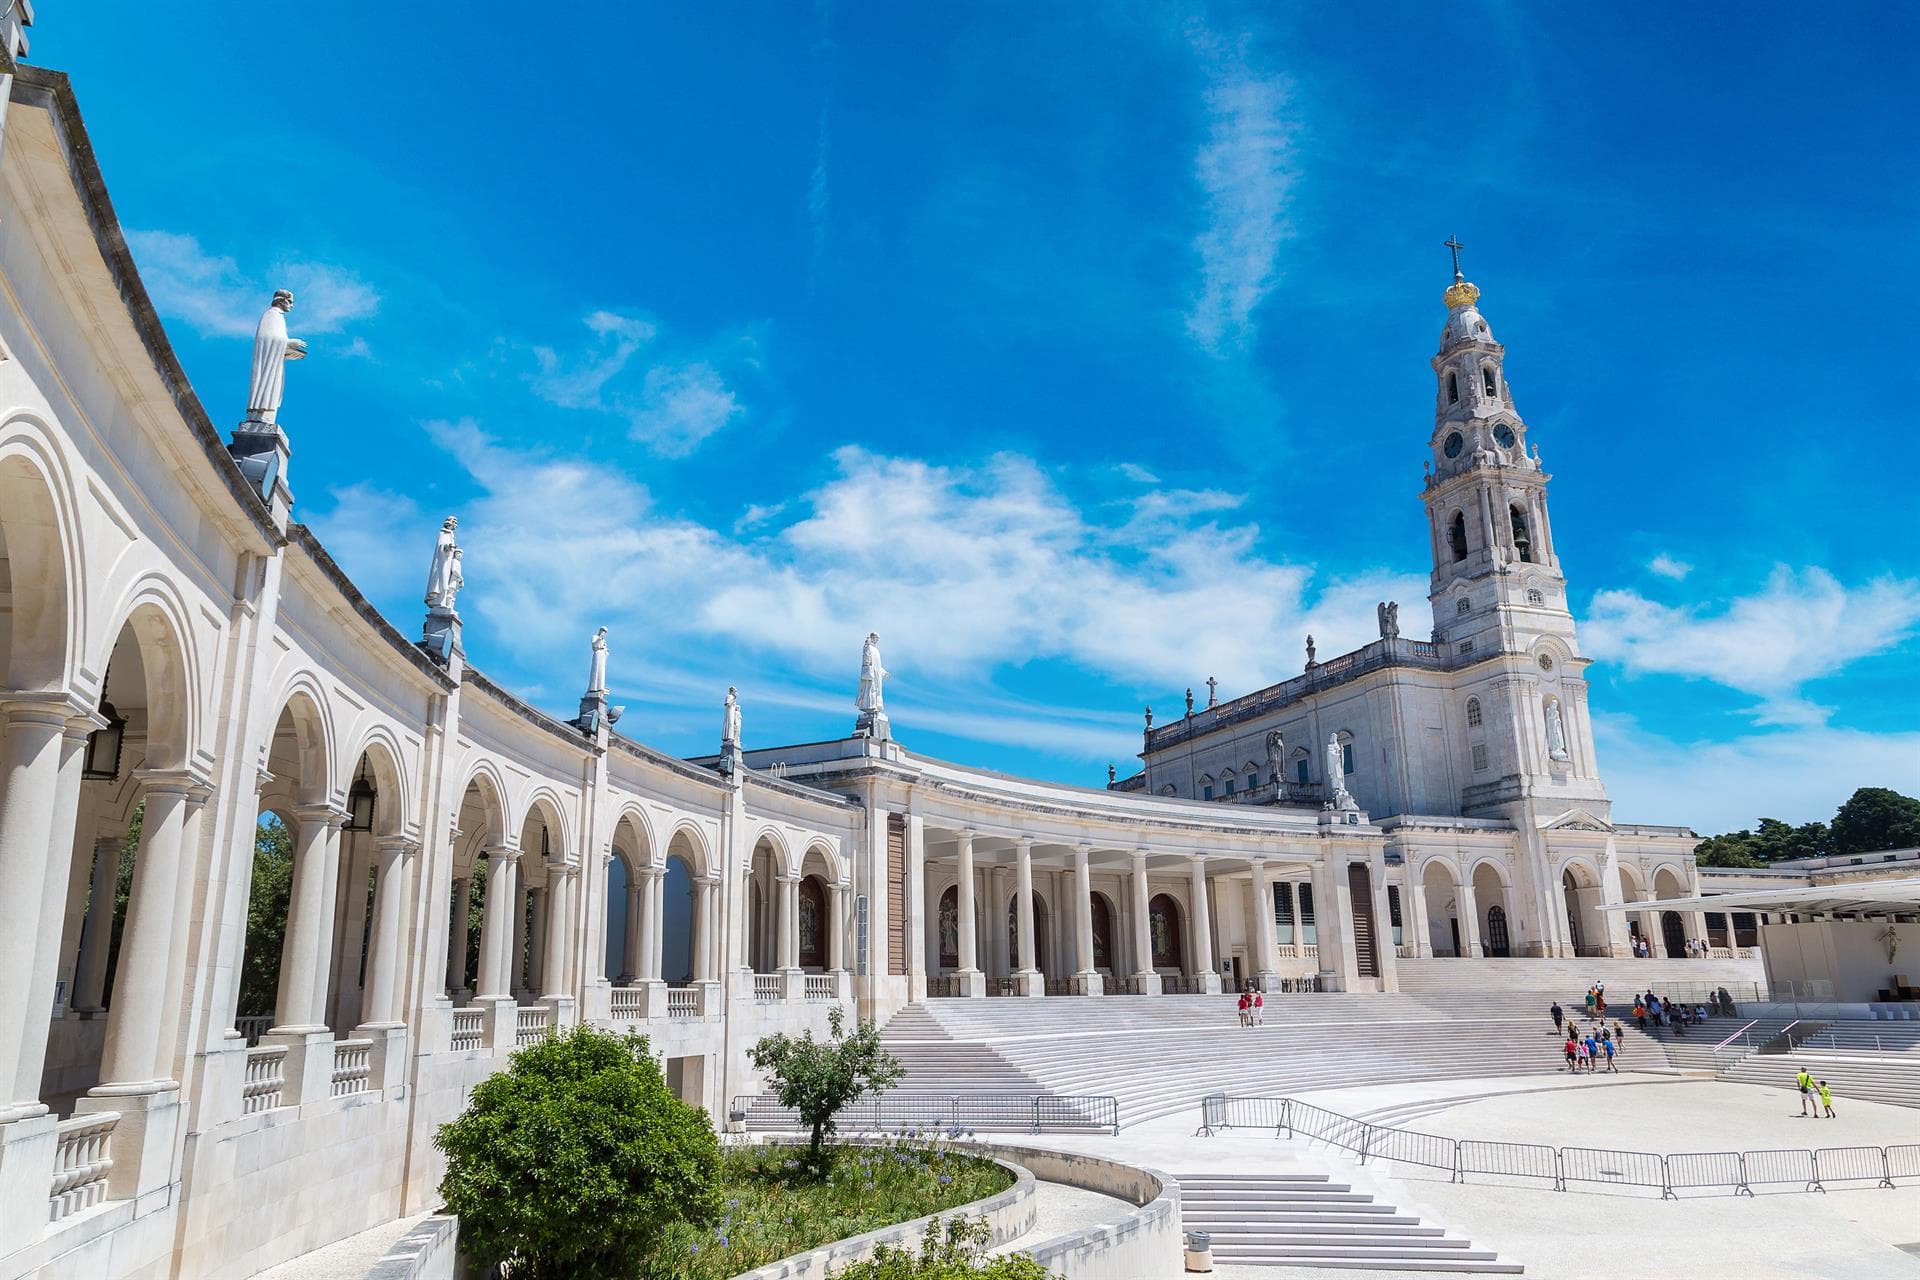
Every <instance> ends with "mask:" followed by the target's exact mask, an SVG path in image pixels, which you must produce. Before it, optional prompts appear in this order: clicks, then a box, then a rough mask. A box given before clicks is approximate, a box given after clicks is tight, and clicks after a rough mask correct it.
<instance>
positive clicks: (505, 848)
mask: <svg viewBox="0 0 1920 1280" xmlns="http://www.w3.org/2000/svg"><path fill="white" fill-rule="evenodd" d="M480 852H482V853H484V854H486V855H487V860H488V861H489V862H518V861H520V851H519V850H518V849H516V848H514V847H513V846H512V845H505V844H496V845H489V846H488V847H486V848H484V849H482V850H480Z"/></svg>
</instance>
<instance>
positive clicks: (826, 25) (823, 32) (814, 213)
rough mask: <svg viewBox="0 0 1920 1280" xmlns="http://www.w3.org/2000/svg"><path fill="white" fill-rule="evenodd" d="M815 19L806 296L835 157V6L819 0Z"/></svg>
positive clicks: (816, 267)
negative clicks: (816, 81) (815, 104)
mask: <svg viewBox="0 0 1920 1280" xmlns="http://www.w3.org/2000/svg"><path fill="white" fill-rule="evenodd" d="M813 8H814V19H815V21H816V22H817V24H818V25H819V28H820V34H819V35H818V36H817V37H816V38H815V40H814V42H813V60H814V65H815V66H816V67H817V68H818V70H819V75H820V80H821V89H820V114H819V117H818V118H817V120H816V121H815V123H814V128H813V168H812V169H811V170H810V171H809V172H808V174H807V225H808V226H809V227H810V228H811V229H812V232H813V249H812V252H811V253H809V254H808V255H807V293H808V295H809V296H811V295H812V294H813V292H814V290H815V288H816V287H818V285H819V282H820V264H821V262H822V261H823V260H824V259H825V257H826V254H827V215H828V213H829V211H830V207H831V200H830V192H829V190H828V187H827V177H828V173H829V169H828V162H829V161H830V160H831V159H832V156H833V79H834V58H833V53H834V50H833V30H832V28H833V6H832V4H831V3H829V0H816V2H815V4H814V7H813Z"/></svg>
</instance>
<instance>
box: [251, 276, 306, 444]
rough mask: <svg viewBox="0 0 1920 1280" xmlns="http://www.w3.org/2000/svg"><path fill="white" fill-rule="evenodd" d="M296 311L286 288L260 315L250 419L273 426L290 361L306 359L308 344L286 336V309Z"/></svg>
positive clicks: (254, 344) (255, 330) (279, 290)
mask: <svg viewBox="0 0 1920 1280" xmlns="http://www.w3.org/2000/svg"><path fill="white" fill-rule="evenodd" d="M291 310H293V294H292V293H290V292H288V291H287V290H285V289H275V290H274V291H273V301H272V303H270V304H269V305H268V307H267V309H266V311H265V312H263V313H262V314H261V316H260V323H259V325H258V326H257V327H256V328H255V329H254V331H253V381H252V384H251V385H250V386H249V387H248V388H247V421H248V422H263V423H266V424H268V425H273V421H274V417H275V416H276V415H277V414H278V413H279V412H280V397H281V395H282V393H284V392H285V390H286V385H287V362H288V361H289V360H304V359H306V356H307V344H306V343H305V342H304V341H302V340H301V339H299V338H289V337H288V336H287V312H289V311H291Z"/></svg>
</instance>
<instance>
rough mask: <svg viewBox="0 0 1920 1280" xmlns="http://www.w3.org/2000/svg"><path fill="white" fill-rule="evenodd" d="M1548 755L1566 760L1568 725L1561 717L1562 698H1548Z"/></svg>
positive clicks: (1568, 757) (1567, 757)
mask: <svg viewBox="0 0 1920 1280" xmlns="http://www.w3.org/2000/svg"><path fill="white" fill-rule="evenodd" d="M1547 755H1548V756H1549V757H1550V758H1552V759H1555V760H1566V759H1570V758H1571V757H1570V756H1568V754H1567V726H1566V725H1565V724H1564V723H1562V721H1561V719H1560V700H1559V699H1558V698H1549V699H1547Z"/></svg>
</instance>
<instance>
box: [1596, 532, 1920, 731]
mask: <svg viewBox="0 0 1920 1280" xmlns="http://www.w3.org/2000/svg"><path fill="white" fill-rule="evenodd" d="M1916 622H1920V582H1911V581H1905V580H1900V579H1894V578H1878V579H1875V580H1874V581H1872V582H1869V583H1866V584H1864V585H1862V586H1858V587H1847V586H1843V585H1842V584H1841V583H1840V582H1839V581H1838V580H1837V579H1835V578H1834V576H1833V575H1832V574H1831V573H1828V572H1827V571H1826V570H1825V569H1821V568H1817V567H1815V568H1808V569H1803V570H1800V571H1798V572H1796V571H1795V570H1793V569H1791V568H1789V567H1787V566H1785V565H1781V566H1778V567H1776V568H1775V569H1774V571H1773V573H1772V575H1771V576H1770V577H1769V578H1768V579H1767V585H1766V587H1765V588H1764V589H1762V590H1761V591H1759V592H1756V593H1755V594H1752V595H1747V596H1740V597H1738V598H1736V599H1734V600H1731V601H1728V602H1727V603H1726V604H1725V606H1724V607H1723V608H1720V609H1718V610H1716V611H1713V612H1709V611H1708V609H1707V608H1706V607H1704V606H1675V605H1665V604H1660V603H1658V602H1657V601H1653V600H1649V599H1647V598H1646V597H1645V596H1643V595H1641V594H1639V593H1638V592H1635V591H1602V592H1600V593H1598V594H1597V595H1595V596H1594V598H1593V607H1592V608H1591V610H1589V612H1588V616H1587V619H1586V621H1585V622H1583V623H1582V624H1581V632H1580V634H1581V638H1582V640H1583V642H1584V643H1585V646H1586V649H1587V651H1588V652H1589V653H1590V654H1592V655H1593V656H1594V657H1596V658H1602V659H1609V660H1612V661H1615V662H1618V663H1620V664H1621V666H1622V667H1623V668H1624V669H1625V670H1626V671H1627V672H1628V673H1629V674H1660V675H1679V676H1690V677H1695V678H1699V679H1705V680H1711V681H1713V682H1714V683H1716V684H1721V685H1725V686H1727V687H1728V688H1730V689H1738V690H1740V691H1741V692H1743V693H1751V694H1756V695H1758V696H1760V697H1761V698H1763V699H1765V700H1766V702H1765V704H1764V705H1763V706H1762V707H1761V708H1760V713H1759V714H1760V717H1761V720H1762V722H1763V723H1776V724H1806V723H1809V722H1810V721H1813V720H1814V719H1815V713H1817V712H1818V710H1819V708H1815V707H1813V706H1812V704H1810V703H1807V702H1805V701H1804V700H1802V699H1800V698H1799V697H1798V696H1797V694H1798V690H1799V688H1800V686H1801V685H1803V684H1805V683H1806V682H1807V681H1809V680H1814V679H1817V678H1819V677H1821V676H1826V675H1831V674H1833V673H1834V672H1836V671H1839V670H1840V669H1841V668H1843V667H1845V666H1846V665H1847V664H1848V663H1850V662H1852V661H1854V660H1855V659H1858V658H1862V657H1866V656H1867V655H1869V654H1874V653H1879V652H1881V651H1883V650H1885V649H1888V648H1890V647H1892V646H1893V645H1895V644H1898V643H1899V642H1900V641H1901V640H1903V639H1905V638H1906V637H1907V636H1908V635H1909V634H1910V633H1911V632H1912V631H1913V628H1914V624H1915V623H1916Z"/></svg>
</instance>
